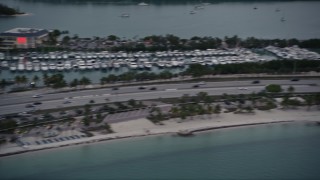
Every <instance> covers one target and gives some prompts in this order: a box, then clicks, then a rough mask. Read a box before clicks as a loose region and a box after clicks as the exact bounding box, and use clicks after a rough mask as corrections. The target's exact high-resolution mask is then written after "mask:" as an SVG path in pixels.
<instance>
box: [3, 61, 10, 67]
mask: <svg viewBox="0 0 320 180" xmlns="http://www.w3.org/2000/svg"><path fill="white" fill-rule="evenodd" d="M1 67H2V68H9V63H8V61H2V62H1Z"/></svg>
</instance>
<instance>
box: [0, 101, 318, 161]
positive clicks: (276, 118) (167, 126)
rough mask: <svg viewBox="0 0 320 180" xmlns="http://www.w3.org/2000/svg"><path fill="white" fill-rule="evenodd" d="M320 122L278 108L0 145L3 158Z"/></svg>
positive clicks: (140, 122) (313, 113) (314, 115)
mask: <svg viewBox="0 0 320 180" xmlns="http://www.w3.org/2000/svg"><path fill="white" fill-rule="evenodd" d="M319 119H320V113H319V111H318V110H317V109H316V108H314V109H312V110H310V111H307V110H306V108H305V107H302V108H300V109H290V110H280V109H275V110H271V111H255V113H252V114H234V113H221V114H220V115H203V116H195V117H192V118H187V119H186V120H183V121H182V120H181V119H178V118H177V119H170V120H167V121H163V124H162V125H155V124H153V123H152V122H150V121H149V120H147V119H144V118H142V119H137V120H132V121H128V122H120V123H113V124H111V127H112V129H113V130H114V133H111V134H103V135H101V134H100V135H95V136H92V137H85V138H81V139H74V140H68V141H63V142H55V143H49V144H41V145H30V146H18V145H17V144H15V143H7V144H3V145H1V146H0V156H8V155H13V154H20V153H25V152H30V151H38V150H44V149H52V148H59V147H65V146H71V145H79V144H88V143H94V142H99V141H106V140H116V139H123V138H133V137H141V136H151V135H161V134H177V133H178V132H181V131H189V132H198V131H206V130H213V129H221V128H230V127H239V126H249V125H259V124H268V123H283V122H317V121H319Z"/></svg>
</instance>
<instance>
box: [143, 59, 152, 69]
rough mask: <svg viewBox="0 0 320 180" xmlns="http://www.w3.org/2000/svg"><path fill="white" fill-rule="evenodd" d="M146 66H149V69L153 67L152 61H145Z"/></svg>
mask: <svg viewBox="0 0 320 180" xmlns="http://www.w3.org/2000/svg"><path fill="white" fill-rule="evenodd" d="M144 66H145V67H146V68H147V69H151V68H152V64H151V62H148V61H147V62H144Z"/></svg>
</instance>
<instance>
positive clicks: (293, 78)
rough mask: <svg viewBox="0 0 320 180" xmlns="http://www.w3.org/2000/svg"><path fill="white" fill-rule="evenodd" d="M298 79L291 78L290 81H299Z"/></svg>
mask: <svg viewBox="0 0 320 180" xmlns="http://www.w3.org/2000/svg"><path fill="white" fill-rule="evenodd" d="M299 80H300V79H299V78H293V79H291V81H299Z"/></svg>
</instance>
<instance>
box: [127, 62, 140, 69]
mask: <svg viewBox="0 0 320 180" xmlns="http://www.w3.org/2000/svg"><path fill="white" fill-rule="evenodd" d="M129 68H130V69H137V68H138V65H137V63H135V62H131V63H130V64H129Z"/></svg>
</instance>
